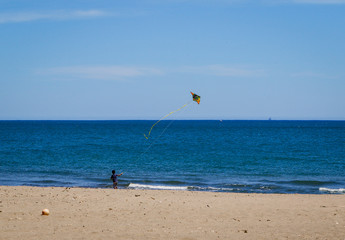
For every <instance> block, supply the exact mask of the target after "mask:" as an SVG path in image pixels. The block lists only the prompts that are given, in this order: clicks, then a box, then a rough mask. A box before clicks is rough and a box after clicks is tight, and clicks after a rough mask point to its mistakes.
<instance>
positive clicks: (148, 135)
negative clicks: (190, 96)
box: [144, 102, 192, 140]
mask: <svg viewBox="0 0 345 240" xmlns="http://www.w3.org/2000/svg"><path fill="white" fill-rule="evenodd" d="M191 103H192V102H189V103H186V104H185V105H183V106H182V107H180V108H179V109H177V110H175V111H172V112H170V113H168V114H167V115H165V116H164V117H162V118H161V119H159V120H158V121H157V122H155V123H154V124H153V125H152V127H151V129H150V131H149V133H148V134H147V136H146V135H145V134H144V136H145V138H146V139H147V140H148V139H149V137H150V135H151V131H152V129H153V128H154V126H156V125H157V124H158V123H159V122H160V121H162V120H163V119H165V118H167V117H168V116H170V115H171V114H173V113H175V112H178V111H180V110H181V109H183V108H185V107H187V106H188V105H190V104H191Z"/></svg>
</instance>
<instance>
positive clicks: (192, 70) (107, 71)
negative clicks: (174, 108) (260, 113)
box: [36, 64, 265, 80]
mask: <svg viewBox="0 0 345 240" xmlns="http://www.w3.org/2000/svg"><path fill="white" fill-rule="evenodd" d="M36 74H39V75H47V76H51V77H53V78H55V79H74V80H76V79H94V80H125V79H128V78H134V77H143V76H162V75H171V74H172V75H173V74H192V75H208V76H215V77H258V76H263V75H265V72H264V71H263V70H260V69H259V70H258V69H251V68H248V67H247V68H246V67H236V66H228V65H221V64H217V65H204V66H182V67H177V68H158V67H145V66H119V65H113V66H72V67H56V68H49V69H44V70H39V71H36Z"/></svg>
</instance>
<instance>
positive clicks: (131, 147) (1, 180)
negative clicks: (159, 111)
mask: <svg viewBox="0 0 345 240" xmlns="http://www.w3.org/2000/svg"><path fill="white" fill-rule="evenodd" d="M154 123H155V121H0V185H25V186H64V187H71V186H78V187H94V188H110V187H112V182H111V180H110V176H111V170H112V169H116V171H117V173H120V172H124V174H123V175H122V176H121V177H119V187H120V188H144V189H181V190H197V191H222V192H245V193H252V192H255V193H312V194H330V193H338V194H339V193H340V194H341V193H345V121H161V122H160V123H159V124H157V125H156V126H155V128H154V129H153V130H152V133H151V138H150V139H149V140H147V139H146V138H145V137H144V136H143V134H144V133H145V134H147V133H148V131H149V130H150V127H151V126H152V124H154Z"/></svg>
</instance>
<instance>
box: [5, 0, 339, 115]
mask: <svg viewBox="0 0 345 240" xmlns="http://www.w3.org/2000/svg"><path fill="white" fill-rule="evenodd" d="M344 26H345V0H165V1H162V0H160V1H159V0H140V1H135V0H126V1H105V0H97V1H96V0H83V1H82V0H68V1H65V0H60V1H50V0H41V1H39V0H32V1H27V0H0V73H1V75H0V103H1V104H0V119H3V120H8V119H12V120H24V119H34V120H36V119H42V120H46V119H48V120H50V119H58V120H60V119H67V120H71V119H82V120H84V119H85V120H94V119H105V120H112V119H159V118H160V117H162V116H164V115H165V114H167V113H169V112H171V111H173V110H175V109H177V108H179V107H181V106H182V105H184V104H185V103H188V102H189V101H190V100H191V95H190V93H189V91H193V92H195V93H197V94H199V95H200V96H201V103H200V105H197V104H192V105H190V106H189V107H188V108H186V109H184V110H183V111H180V112H178V113H176V114H174V116H172V117H173V118H177V119H268V118H269V117H271V118H272V119H308V120H309V119H317V120H322V119H332V120H345V28H344Z"/></svg>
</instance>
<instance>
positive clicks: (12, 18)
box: [0, 9, 108, 24]
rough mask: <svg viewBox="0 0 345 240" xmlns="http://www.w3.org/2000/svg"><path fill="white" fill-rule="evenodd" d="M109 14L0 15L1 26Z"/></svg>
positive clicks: (77, 11)
mask: <svg viewBox="0 0 345 240" xmlns="http://www.w3.org/2000/svg"><path fill="white" fill-rule="evenodd" d="M107 15H108V13H106V12H104V11H101V10H95V9H91V10H74V11H66V10H60V11H52V12H16V13H0V24H3V23H19V22H31V21H38V20H70V19H82V18H94V17H102V16H107Z"/></svg>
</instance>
